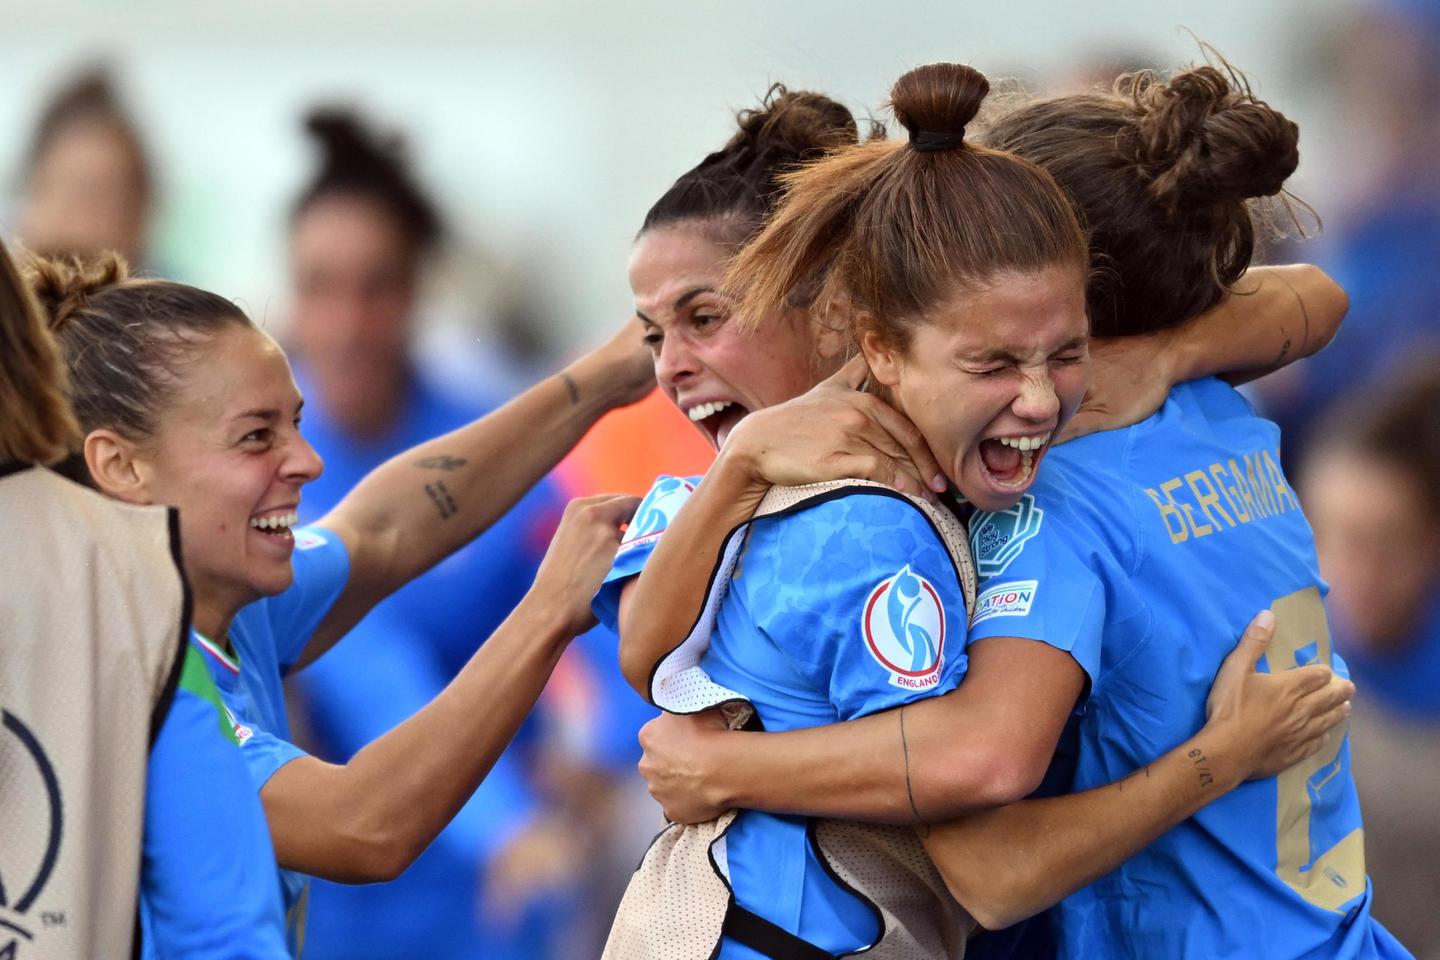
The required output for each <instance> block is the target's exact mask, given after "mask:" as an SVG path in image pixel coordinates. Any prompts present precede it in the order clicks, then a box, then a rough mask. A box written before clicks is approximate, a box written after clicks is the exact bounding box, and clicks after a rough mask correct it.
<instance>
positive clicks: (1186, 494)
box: [1145, 449, 1300, 543]
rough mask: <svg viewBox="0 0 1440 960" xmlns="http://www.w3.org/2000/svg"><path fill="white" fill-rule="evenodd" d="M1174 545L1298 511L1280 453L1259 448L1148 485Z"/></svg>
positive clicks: (1298, 504)
mask: <svg viewBox="0 0 1440 960" xmlns="http://www.w3.org/2000/svg"><path fill="white" fill-rule="evenodd" d="M1145 493H1146V494H1148V495H1149V497H1150V499H1151V500H1152V501H1154V503H1155V507H1156V509H1158V510H1159V511H1160V522H1162V523H1163V524H1165V532H1166V533H1168V534H1169V535H1170V542H1171V543H1184V542H1185V541H1186V540H1189V539H1190V538H1192V537H1208V536H1210V534H1212V533H1217V532H1220V531H1223V530H1228V529H1231V528H1234V527H1238V526H1240V525H1241V524H1245V523H1251V522H1254V521H1256V520H1265V519H1267V518H1269V517H1275V516H1279V515H1281V514H1284V513H1289V512H1291V511H1294V510H1299V509H1300V501H1299V500H1297V499H1296V498H1295V492H1294V491H1293V490H1291V489H1290V484H1289V483H1287V482H1286V480H1285V474H1284V473H1283V472H1282V471H1281V469H1280V465H1279V463H1278V453H1277V454H1274V455H1272V454H1271V452H1270V451H1269V450H1264V449H1261V450H1256V451H1254V452H1253V453H1247V454H1245V455H1244V456H1243V457H1241V458H1240V459H1239V460H1238V461H1237V460H1236V459H1235V458H1234V457H1230V458H1229V459H1227V460H1226V461H1225V462H1224V463H1219V462H1216V463H1210V464H1205V465H1204V466H1200V467H1197V468H1196V469H1194V470H1191V471H1189V472H1187V473H1184V474H1181V475H1180V476H1178V477H1171V478H1170V479H1169V480H1166V481H1164V482H1163V483H1161V484H1159V485H1158V487H1146V488H1145Z"/></svg>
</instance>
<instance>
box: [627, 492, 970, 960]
mask: <svg viewBox="0 0 1440 960" xmlns="http://www.w3.org/2000/svg"><path fill="white" fill-rule="evenodd" d="M797 493H798V495H797V496H796V497H794V499H793V502H792V503H790V504H788V505H783V506H780V508H779V509H781V510H782V511H783V512H780V513H775V514H773V515H770V516H766V515H764V514H765V513H766V512H767V511H770V510H775V509H776V508H777V504H776V501H777V498H780V497H784V496H785V495H786V494H785V492H784V491H781V490H778V489H777V490H776V491H772V494H771V496H769V497H767V498H766V501H765V502H764V503H762V505H761V508H760V510H759V511H758V512H757V516H756V519H755V520H754V521H753V522H752V523H750V524H749V525H747V526H745V527H742V528H741V529H740V530H739V531H736V532H733V533H732V534H731V536H730V537H729V538H728V539H727V541H726V545H725V548H724V550H723V552H722V558H721V563H720V566H719V567H718V569H717V571H716V575H715V577H714V579H713V582H712V587H711V590H710V593H709V595H708V596H707V598H706V606H705V610H704V613H702V616H701V619H700V622H699V623H698V624H697V627H696V629H695V631H694V632H693V633H692V635H691V637H690V638H689V639H688V640H687V641H686V643H685V644H683V645H682V646H681V647H680V648H678V649H677V650H676V651H675V652H674V653H672V655H671V656H670V657H668V658H667V659H666V661H665V663H664V664H662V665H661V666H660V667H659V668H657V670H656V672H655V677H654V684H653V686H652V695H653V696H654V699H655V700H656V702H657V703H658V704H660V705H661V706H662V707H665V708H667V709H672V710H679V711H687V710H696V709H703V708H705V707H706V706H710V705H713V704H714V703H716V702H719V701H722V700H734V701H738V702H743V703H744V704H746V706H747V707H748V709H752V710H754V711H755V714H756V716H757V717H758V719H759V722H760V724H761V725H762V726H763V727H764V728H765V729H767V730H788V729H798V728H803V727H811V726H818V725H823V724H830V723H835V722H837V721H840V720H845V719H850V718H853V717H859V716H864V715H866V714H869V713H873V712H876V711H880V710H885V709H889V708H891V707H895V706H899V705H902V704H905V703H909V702H913V701H914V700H916V699H919V698H923V697H927V696H932V695H935V694H938V693H943V692H946V691H948V690H950V689H953V688H954V686H955V685H956V684H957V683H958V682H959V680H960V677H961V676H962V675H963V674H964V671H965V664H966V658H965V653H964V643H965V622H966V610H967V602H966V601H967V593H972V592H973V586H971V587H970V589H969V590H967V589H966V587H965V586H964V584H965V583H966V577H965V576H964V574H963V573H962V571H961V569H960V567H963V568H964V569H965V570H967V571H968V551H966V550H965V544H964V537H963V530H962V528H961V527H960V525H959V524H958V522H957V521H955V520H954V518H953V517H949V516H948V515H944V516H943V517H942V516H941V515H939V514H938V513H937V514H935V515H933V516H930V515H927V512H926V511H927V510H928V507H922V506H919V505H916V504H913V503H911V502H910V501H908V500H907V499H906V498H904V497H902V496H900V495H899V494H896V493H894V492H893V491H890V490H888V489H885V488H877V487H875V486H874V485H862V484H858V483H852V482H849V481H847V482H846V483H845V484H824V485H816V486H815V487H813V488H799V491H797ZM937 524H941V525H944V526H946V527H947V528H948V529H949V531H950V532H951V540H952V542H953V543H954V544H955V545H956V553H955V555H954V556H953V557H952V554H951V553H950V552H949V551H948V550H947V548H946V545H945V543H944V542H943V540H942V536H941V534H940V531H939V526H937ZM957 565H958V566H957ZM972 595H973V593H972ZM697 831H699V833H697ZM702 833H703V838H700V837H701V834H702ZM697 838H700V839H697ZM822 851H823V853H822ZM687 852H688V853H687ZM715 877H719V878H720V880H721V881H722V882H721V883H716V882H715ZM646 884H650V885H651V886H650V887H648V888H647V887H646ZM706 884H710V886H709V887H707V886H706ZM677 887H678V888H681V889H683V890H684V891H687V892H686V893H684V895H683V896H682V897H681V900H683V901H684V902H681V900H676V899H675V898H674V897H672V896H671V894H672V893H674V890H675V888H677ZM647 889H648V890H649V892H648V893H646V890H647ZM705 889H709V890H710V894H702V893H700V892H697V891H700V890H705ZM727 889H728V890H729V891H731V892H732V893H733V903H734V905H735V906H734V907H732V908H731V914H732V916H731V918H730V919H727V921H726V923H725V926H724V930H725V937H724V939H723V942H722V943H721V944H720V947H719V953H718V956H720V957H722V958H750V957H758V956H762V955H766V954H764V953H759V952H756V950H755V949H754V948H755V946H756V941H754V940H751V939H747V937H748V934H746V933H744V931H743V930H741V929H740V928H739V927H736V926H732V923H733V922H735V921H734V916H743V917H746V918H751V919H747V920H745V921H744V922H745V923H747V924H757V925H760V926H762V927H767V928H769V929H772V930H774V931H779V932H780V934H781V935H783V936H788V937H791V938H794V939H795V940H796V941H799V942H801V945H800V947H799V948H798V949H800V950H801V953H802V954H803V953H804V951H805V949H807V948H808V949H809V950H811V951H813V950H814V949H815V948H816V947H818V948H820V949H821V950H823V951H826V952H828V954H841V955H844V954H849V953H852V952H855V951H858V950H868V951H872V952H870V953H869V954H868V955H870V956H875V957H928V956H949V955H958V953H959V952H961V951H962V950H963V943H964V939H965V934H966V933H967V932H968V930H969V927H970V923H969V921H968V918H965V917H964V914H963V911H962V910H961V909H960V908H959V906H958V905H956V904H954V902H953V901H952V900H950V899H949V897H948V894H947V893H946V892H945V889H944V884H943V881H941V880H940V879H939V876H938V874H937V873H936V872H935V870H934V867H933V865H932V864H931V863H930V861H929V860H928V858H926V857H925V856H924V853H923V850H921V848H920V847H919V844H918V842H917V841H916V840H915V837H914V834H913V833H912V832H911V831H909V830H904V829H900V828H885V827H864V826H860V825H855V824H845V823H841V822H838V821H825V822H812V821H810V820H808V819H806V818H801V817H781V816H774V815H771V814H766V813H760V812H755V811H742V812H740V813H739V814H738V815H737V816H735V818H734V820H733V822H729V823H728V824H727V823H726V822H724V821H722V822H721V823H718V824H710V825H705V826H703V827H700V828H695V827H680V826H678V825H677V826H673V827H672V828H670V830H668V831H667V832H666V833H665V834H663V835H662V837H661V838H659V839H658V840H657V842H656V844H655V845H654V846H653V847H652V848H651V851H650V852H649V853H648V854H647V857H646V862H645V863H644V864H642V867H641V870H640V871H639V873H637V876H636V880H634V881H632V885H631V889H630V891H628V892H627V897H626V903H625V904H622V907H621V911H620V914H619V915H618V916H617V920H616V925H615V928H614V929H613V930H612V933H611V941H610V945H609V947H608V948H607V956H608V957H611V958H616V960H628V958H635V957H660V956H664V957H679V956H690V955H691V954H690V953H685V952H683V951H680V950H679V948H678V946H677V945H675V944H673V943H668V942H667V943H664V944H662V943H660V942H659V941H657V940H656V939H655V937H656V936H657V934H656V933H655V930H656V929H657V928H659V929H665V927H664V925H665V924H666V923H668V922H669V921H668V920H667V919H666V918H665V916H664V915H665V914H666V913H667V911H668V912H681V913H688V912H691V911H698V912H699V913H698V915H697V919H699V920H702V921H704V920H708V921H709V924H708V925H706V924H705V923H703V922H702V924H701V925H702V927H703V929H705V930H708V931H711V933H710V935H709V939H708V941H707V940H705V937H704V936H698V937H697V938H696V943H694V944H692V945H691V946H692V947H693V948H694V950H698V951H699V952H698V953H695V954H694V955H695V956H700V957H704V956H711V955H712V950H713V949H714V948H715V936H714V931H717V930H719V929H720V921H719V917H718V916H717V915H716V914H715V913H714V912H713V911H714V910H715V909H717V908H716V904H715V895H716V893H717V891H718V895H719V896H720V897H721V900H720V903H719V905H718V910H719V912H720V913H724V911H725V904H724V895H725V892H726V890H727ZM677 896H678V895H677ZM707 897H708V899H707ZM897 898H898V899H897ZM657 904H671V905H673V909H671V908H670V907H659V908H658V914H657ZM707 908H708V909H707ZM737 908H738V909H739V913H738V914H737V913H736V909H737ZM882 916H883V917H884V918H885V919H884V920H882V919H881V918H882ZM897 916H899V917H900V918H902V919H897ZM767 925H768V926H767ZM672 926H673V925H672ZM882 936H883V939H882ZM702 941H703V942H702ZM791 947H792V948H795V944H794V942H792V943H791ZM766 949H769V948H766ZM781 955H786V956H788V955H790V954H785V953H782V954H781ZM806 955H808V954H806Z"/></svg>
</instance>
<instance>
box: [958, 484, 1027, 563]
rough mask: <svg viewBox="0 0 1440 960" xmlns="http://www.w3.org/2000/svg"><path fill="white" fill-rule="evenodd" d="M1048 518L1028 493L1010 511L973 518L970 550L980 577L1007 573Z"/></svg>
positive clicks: (980, 514)
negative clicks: (1008, 568) (1006, 570)
mask: <svg viewBox="0 0 1440 960" xmlns="http://www.w3.org/2000/svg"><path fill="white" fill-rule="evenodd" d="M1044 519H1045V511H1044V510H1041V509H1040V508H1039V507H1037V506H1036V505H1035V497H1034V496H1033V495H1032V494H1028V493H1027V494H1025V496H1023V497H1021V498H1020V502H1019V503H1017V504H1015V506H1013V507H1010V508H1009V509H1008V510H998V511H996V512H994V513H977V514H975V517H974V519H973V520H971V521H970V549H971V552H972V553H974V555H975V566H976V568H977V570H978V572H979V574H980V576H981V577H982V578H983V577H994V576H999V575H1000V574H1002V573H1004V572H1005V568H1006V567H1008V566H1010V564H1011V563H1012V562H1014V560H1015V558H1016V557H1018V556H1020V554H1021V552H1022V551H1023V550H1024V549H1025V544H1026V542H1027V541H1029V540H1030V539H1031V538H1032V537H1034V536H1035V535H1036V534H1037V533H1039V532H1040V524H1041V523H1042V522H1043V521H1044Z"/></svg>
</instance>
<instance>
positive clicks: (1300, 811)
mask: <svg viewBox="0 0 1440 960" xmlns="http://www.w3.org/2000/svg"><path fill="white" fill-rule="evenodd" d="M1272 609H1273V610H1274V611H1275V639H1274V640H1273V641H1271V643H1270V649H1269V650H1268V651H1267V652H1266V654H1265V662H1266V664H1267V665H1268V666H1269V667H1270V672H1271V673H1279V672H1280V671H1282V670H1288V669H1290V668H1291V667H1299V666H1304V665H1306V664H1309V663H1323V664H1325V665H1326V666H1330V665H1331V664H1332V663H1333V661H1332V659H1331V650H1330V627H1329V624H1328V623H1327V621H1326V619H1325V606H1324V604H1323V603H1321V600H1320V591H1319V590H1317V589H1316V588H1314V587H1308V588H1306V589H1304V590H1300V591H1297V592H1295V593H1292V594H1290V595H1289V596H1285V597H1281V598H1280V599H1278V600H1276V601H1275V603H1274V604H1273V606H1272ZM1348 732H1349V721H1346V723H1345V725H1344V726H1342V727H1341V728H1339V730H1338V731H1336V732H1332V735H1331V737H1330V741H1329V743H1328V744H1326V746H1325V747H1324V749H1322V750H1321V751H1320V752H1319V753H1317V754H1315V756H1313V757H1311V758H1310V759H1308V760H1302V761H1300V762H1299V763H1297V764H1296V765H1295V766H1293V767H1291V768H1290V769H1289V770H1286V771H1285V772H1284V773H1282V774H1280V776H1279V777H1277V778H1276V780H1277V783H1278V787H1279V789H1278V790H1277V794H1278V800H1277V804H1276V811H1275V860H1276V864H1275V874H1276V875H1277V876H1278V877H1279V878H1280V879H1281V880H1282V881H1284V883H1285V884H1286V885H1287V886H1289V887H1290V889H1292V890H1294V891H1295V892H1296V893H1298V894H1299V895H1300V897H1301V899H1303V900H1304V901H1305V902H1307V903H1310V904H1312V905H1314V906H1317V907H1320V908H1322V909H1324V910H1332V911H1335V912H1337V913H1338V912H1340V907H1341V906H1342V905H1343V904H1346V903H1348V902H1349V901H1351V900H1353V899H1355V898H1356V897H1358V896H1359V895H1360V894H1361V893H1363V892H1364V890H1365V831H1364V830H1363V829H1362V828H1360V827H1356V828H1355V829H1354V830H1352V831H1351V832H1350V833H1348V834H1346V836H1345V837H1344V838H1343V839H1342V840H1341V841H1340V842H1339V843H1337V844H1335V845H1334V846H1332V847H1330V848H1329V849H1328V850H1316V849H1314V844H1313V843H1312V841H1311V839H1310V836H1311V830H1310V814H1311V810H1312V808H1313V806H1314V803H1315V798H1316V797H1317V796H1318V795H1319V792H1320V791H1321V790H1322V789H1324V787H1325V785H1326V784H1327V783H1329V782H1330V780H1332V779H1333V778H1334V777H1336V776H1339V775H1340V773H1341V764H1340V747H1341V745H1342V744H1343V743H1344V742H1345V737H1344V734H1347V733H1348ZM1337 733H1338V734H1339V735H1337Z"/></svg>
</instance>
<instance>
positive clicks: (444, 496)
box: [425, 480, 460, 520]
mask: <svg viewBox="0 0 1440 960" xmlns="http://www.w3.org/2000/svg"><path fill="white" fill-rule="evenodd" d="M425 493H426V495H427V496H429V497H430V502H431V503H433V504H434V505H435V509H436V510H437V511H439V513H440V519H441V520H449V519H450V518H451V517H453V516H455V514H457V513H459V512H460V508H459V506H457V505H456V503H455V498H454V497H452V496H451V495H450V491H449V490H447V489H445V484H444V483H442V482H441V481H439V480H436V481H435V482H434V483H427V484H425Z"/></svg>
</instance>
